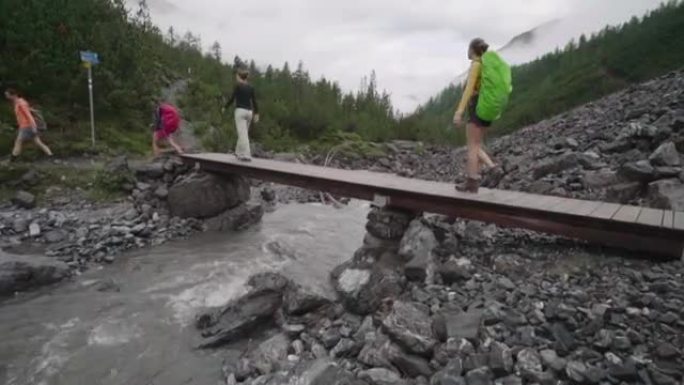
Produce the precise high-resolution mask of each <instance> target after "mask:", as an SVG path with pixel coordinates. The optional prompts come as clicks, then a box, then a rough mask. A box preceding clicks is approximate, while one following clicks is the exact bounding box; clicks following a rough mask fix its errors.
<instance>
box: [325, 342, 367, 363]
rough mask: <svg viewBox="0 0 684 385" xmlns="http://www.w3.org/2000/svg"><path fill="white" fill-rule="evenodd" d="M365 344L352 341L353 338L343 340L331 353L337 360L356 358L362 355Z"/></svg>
mask: <svg viewBox="0 0 684 385" xmlns="http://www.w3.org/2000/svg"><path fill="white" fill-rule="evenodd" d="M361 349H363V343H362V342H360V341H359V342H357V341H354V340H352V339H351V338H342V339H341V340H340V342H338V343H337V345H335V347H334V348H333V349H332V350H331V351H330V355H331V356H333V357H335V358H354V357H356V356H358V355H359V353H361Z"/></svg>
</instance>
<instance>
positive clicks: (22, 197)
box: [12, 191, 36, 209]
mask: <svg viewBox="0 0 684 385" xmlns="http://www.w3.org/2000/svg"><path fill="white" fill-rule="evenodd" d="M12 203H14V204H15V205H17V206H19V207H21V208H23V209H32V208H34V207H35V206H36V197H35V195H33V194H31V193H30V192H27V191H17V193H16V194H15V195H14V198H12Z"/></svg>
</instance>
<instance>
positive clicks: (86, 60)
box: [81, 51, 100, 147]
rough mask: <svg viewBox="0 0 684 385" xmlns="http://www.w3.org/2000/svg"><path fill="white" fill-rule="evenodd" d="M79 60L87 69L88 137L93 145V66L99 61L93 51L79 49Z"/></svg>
mask: <svg viewBox="0 0 684 385" xmlns="http://www.w3.org/2000/svg"><path fill="white" fill-rule="evenodd" d="M81 61H82V62H83V66H84V67H86V68H87V69H88V94H89V95H90V138H91V140H92V143H93V147H95V107H94V106H93V66H94V65H97V64H99V63H100V60H99V58H98V57H97V54H96V53H95V52H91V51H81Z"/></svg>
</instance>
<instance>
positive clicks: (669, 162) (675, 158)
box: [648, 142, 681, 166]
mask: <svg viewBox="0 0 684 385" xmlns="http://www.w3.org/2000/svg"><path fill="white" fill-rule="evenodd" d="M648 160H649V161H650V162H651V164H653V165H654V166H679V165H680V164H681V160H680V159H679V153H678V152H677V148H676V147H675V144H674V143H673V142H666V143H663V144H661V145H660V147H658V148H657V149H656V150H655V151H654V152H653V154H651V156H649V158H648Z"/></svg>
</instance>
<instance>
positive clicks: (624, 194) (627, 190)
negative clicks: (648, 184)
mask: <svg viewBox="0 0 684 385" xmlns="http://www.w3.org/2000/svg"><path fill="white" fill-rule="evenodd" d="M642 189H643V185H642V184H641V183H640V182H627V183H620V184H616V185H613V186H610V187H608V188H607V189H606V198H608V201H610V202H619V203H623V204H624V203H629V202H631V201H632V200H634V199H635V198H636V197H637V196H638V195H639V194H640V193H641V190H642Z"/></svg>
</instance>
